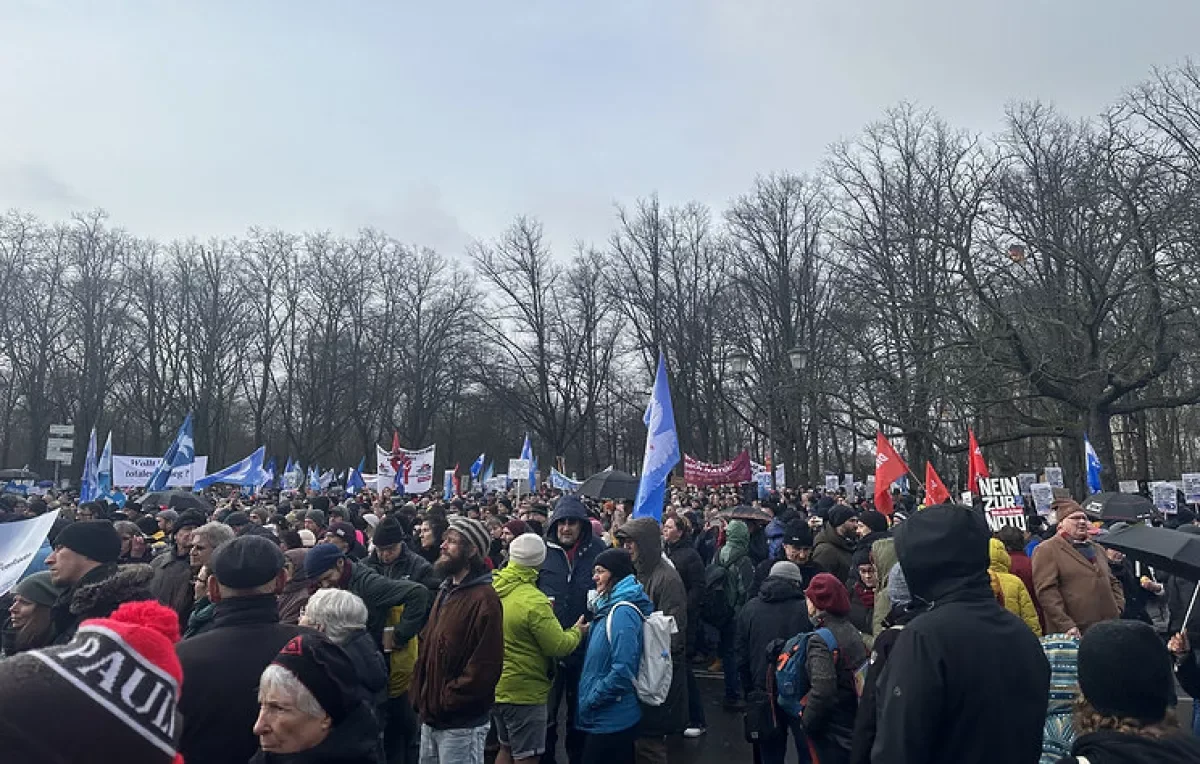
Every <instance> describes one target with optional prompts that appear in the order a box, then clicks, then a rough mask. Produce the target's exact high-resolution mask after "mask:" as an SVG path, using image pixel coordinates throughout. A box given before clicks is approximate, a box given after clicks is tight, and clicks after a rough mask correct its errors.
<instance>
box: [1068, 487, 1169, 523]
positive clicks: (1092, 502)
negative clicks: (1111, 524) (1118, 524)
mask: <svg viewBox="0 0 1200 764" xmlns="http://www.w3.org/2000/svg"><path fill="white" fill-rule="evenodd" d="M1083 509H1084V511H1085V512H1087V513H1088V514H1089V515H1092V516H1094V517H1099V518H1100V519H1101V520H1142V519H1145V518H1147V517H1154V516H1155V515H1157V514H1158V511H1157V510H1156V509H1155V508H1154V502H1152V501H1150V500H1149V499H1147V498H1146V497H1145V496H1139V495H1138V494H1136V493H1113V492H1111V491H1105V492H1104V493H1097V494H1093V495H1092V496H1090V497H1088V499H1087V501H1085V502H1083Z"/></svg>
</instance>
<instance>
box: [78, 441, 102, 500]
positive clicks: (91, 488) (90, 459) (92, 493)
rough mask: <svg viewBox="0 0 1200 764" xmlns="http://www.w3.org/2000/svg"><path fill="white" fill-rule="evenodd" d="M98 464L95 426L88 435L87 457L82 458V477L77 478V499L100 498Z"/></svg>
mask: <svg viewBox="0 0 1200 764" xmlns="http://www.w3.org/2000/svg"><path fill="white" fill-rule="evenodd" d="M99 471H100V470H99V466H98V465H97V462H96V428H95V427H93V428H92V434H91V436H89V437H88V449H87V457H86V458H84V460H83V477H81V478H80V479H79V500H80V501H95V500H96V499H99V498H100V481H99V479H98V477H97V473H98V472H99Z"/></svg>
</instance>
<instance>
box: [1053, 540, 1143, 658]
mask: <svg viewBox="0 0 1200 764" xmlns="http://www.w3.org/2000/svg"><path fill="white" fill-rule="evenodd" d="M1088 545H1089V546H1091V548H1092V550H1093V551H1094V553H1095V561H1094V562H1092V561H1089V560H1088V559H1087V558H1086V557H1084V556H1083V555H1082V554H1080V553H1079V551H1078V550H1076V549H1075V548H1074V546H1075V545H1074V544H1072V543H1071V542H1070V541H1068V540H1067V539H1065V538H1063V536H1061V535H1056V536H1054V538H1050V539H1047V540H1045V541H1043V542H1042V543H1040V544H1038V547H1037V549H1036V550H1035V551H1034V553H1033V585H1034V586H1035V587H1036V588H1037V591H1036V592H1034V596H1036V597H1037V598H1038V601H1039V602H1041V603H1042V612H1044V613H1045V614H1046V631H1047V632H1049V633H1051V634H1063V633H1066V632H1067V631H1070V630H1071V629H1073V628H1075V627H1078V628H1079V631H1080V632H1086V631H1087V630H1088V628H1089V627H1090V626H1092V625H1093V624H1096V623H1099V622H1100V621H1109V620H1112V619H1114V618H1119V617H1120V615H1121V608H1123V607H1124V606H1125V594H1124V592H1123V590H1122V589H1121V583H1120V582H1119V581H1117V579H1116V578H1114V577H1113V575H1112V573H1111V571H1109V569H1108V559H1107V558H1106V557H1105V556H1104V549H1102V548H1101V547H1100V546H1099V545H1097V544H1094V543H1091V542H1088Z"/></svg>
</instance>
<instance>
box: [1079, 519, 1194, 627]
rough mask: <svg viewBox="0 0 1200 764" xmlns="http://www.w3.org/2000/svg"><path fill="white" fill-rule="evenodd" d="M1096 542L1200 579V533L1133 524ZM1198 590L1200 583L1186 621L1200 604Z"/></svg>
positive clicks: (1149, 563)
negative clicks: (1197, 596) (1197, 603)
mask: <svg viewBox="0 0 1200 764" xmlns="http://www.w3.org/2000/svg"><path fill="white" fill-rule="evenodd" d="M1096 542H1097V543H1099V544H1100V545H1101V546H1104V547H1108V548H1109V549H1116V550H1117V551H1118V552H1123V553H1124V554H1125V556H1126V557H1129V558H1130V559H1133V560H1137V561H1138V562H1144V563H1146V564H1147V565H1149V566H1150V567H1152V568H1154V569H1155V570H1161V571H1164V572H1166V573H1170V574H1171V575H1175V576H1179V577H1180V578H1186V579H1188V580H1189V581H1200V535H1194V534H1191V533H1184V532H1182V531H1173V530H1171V529H1170V528H1154V527H1151V526H1149V525H1131V526H1129V527H1128V528H1122V529H1121V530H1119V531H1113V532H1112V533H1108V534H1105V535H1103V536H1098V537H1096ZM1198 592H1200V586H1197V587H1196V591H1195V592H1193V593H1192V602H1191V604H1190V605H1188V610H1187V615H1186V616H1184V619H1183V623H1187V622H1188V621H1189V620H1190V619H1191V617H1192V608H1193V607H1195V606H1196V593H1198Z"/></svg>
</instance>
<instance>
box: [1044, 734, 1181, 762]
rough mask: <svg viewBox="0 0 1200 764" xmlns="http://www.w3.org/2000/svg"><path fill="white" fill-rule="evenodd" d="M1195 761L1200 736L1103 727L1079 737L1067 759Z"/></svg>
mask: <svg viewBox="0 0 1200 764" xmlns="http://www.w3.org/2000/svg"><path fill="white" fill-rule="evenodd" d="M1080 756H1083V757H1085V758H1086V759H1087V760H1088V762H1089V764H1185V763H1187V764H1194V762H1197V761H1200V739H1198V738H1195V737H1193V736H1192V735H1189V734H1187V733H1186V732H1177V733H1175V734H1172V735H1168V736H1166V737H1161V738H1150V737H1146V736H1143V735H1128V734H1123V733H1120V732H1114V731H1112V730H1099V731H1097V732H1089V733H1088V734H1086V735H1080V736H1079V737H1078V738H1076V739H1075V745H1074V747H1072V749H1071V755H1070V756H1068V757H1067V758H1065V759H1062V761H1063V762H1067V764H1076V762H1078V761H1080V759H1079V757H1080Z"/></svg>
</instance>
